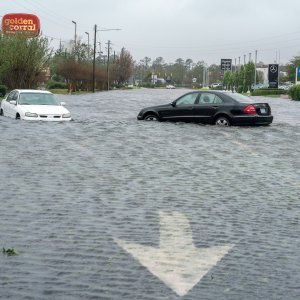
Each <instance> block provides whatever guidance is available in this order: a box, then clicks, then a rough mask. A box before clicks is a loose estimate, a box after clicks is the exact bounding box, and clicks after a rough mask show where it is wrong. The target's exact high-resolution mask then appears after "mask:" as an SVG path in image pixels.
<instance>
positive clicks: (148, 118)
mask: <svg viewBox="0 0 300 300" xmlns="http://www.w3.org/2000/svg"><path fill="white" fill-rule="evenodd" d="M144 120H145V121H158V117H157V115H153V114H151V115H147V116H146V117H145V118H144Z"/></svg>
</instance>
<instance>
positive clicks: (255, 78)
mask: <svg viewBox="0 0 300 300" xmlns="http://www.w3.org/2000/svg"><path fill="white" fill-rule="evenodd" d="M256 64H257V50H255V66H254V85H256Z"/></svg>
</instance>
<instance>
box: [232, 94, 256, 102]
mask: <svg viewBox="0 0 300 300" xmlns="http://www.w3.org/2000/svg"><path fill="white" fill-rule="evenodd" d="M227 95H228V96H229V97H231V98H233V99H234V100H236V101H238V102H240V103H253V102H254V101H253V100H252V99H251V98H249V97H247V96H244V95H242V94H239V93H227Z"/></svg>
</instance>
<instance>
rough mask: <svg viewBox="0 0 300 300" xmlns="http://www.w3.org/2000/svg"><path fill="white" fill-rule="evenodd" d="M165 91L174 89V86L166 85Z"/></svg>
mask: <svg viewBox="0 0 300 300" xmlns="http://www.w3.org/2000/svg"><path fill="white" fill-rule="evenodd" d="M166 89H175V86H174V85H172V84H168V85H167V86H166Z"/></svg>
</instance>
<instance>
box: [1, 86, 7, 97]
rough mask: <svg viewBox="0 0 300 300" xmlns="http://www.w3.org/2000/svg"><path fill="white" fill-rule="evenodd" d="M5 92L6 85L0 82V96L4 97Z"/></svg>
mask: <svg viewBox="0 0 300 300" xmlns="http://www.w3.org/2000/svg"><path fill="white" fill-rule="evenodd" d="M6 93H7V87H6V86H5V85H1V84H0V97H4V96H5V94H6Z"/></svg>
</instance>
